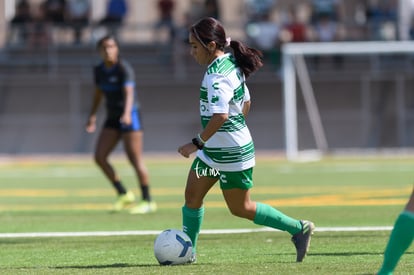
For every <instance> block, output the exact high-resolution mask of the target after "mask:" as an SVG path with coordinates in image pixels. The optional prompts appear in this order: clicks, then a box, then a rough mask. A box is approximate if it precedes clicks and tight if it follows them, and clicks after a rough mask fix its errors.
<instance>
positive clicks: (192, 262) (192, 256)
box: [188, 252, 197, 264]
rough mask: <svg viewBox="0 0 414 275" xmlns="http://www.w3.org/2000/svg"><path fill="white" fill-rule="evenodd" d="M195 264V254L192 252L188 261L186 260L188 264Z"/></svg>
mask: <svg viewBox="0 0 414 275" xmlns="http://www.w3.org/2000/svg"><path fill="white" fill-rule="evenodd" d="M196 262H197V254H195V253H194V252H193V253H192V254H191V257H190V259H189V260H188V263H189V264H195V263H196Z"/></svg>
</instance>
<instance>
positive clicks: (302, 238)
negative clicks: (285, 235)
mask: <svg viewBox="0 0 414 275" xmlns="http://www.w3.org/2000/svg"><path fill="white" fill-rule="evenodd" d="M300 223H301V224H302V230H301V231H300V232H299V233H296V234H295V235H293V236H292V242H293V244H294V245H295V247H296V262H301V261H303V258H305V256H306V253H307V252H308V250H309V246H310V241H311V235H312V234H313V231H314V230H315V225H314V224H313V222H310V221H300Z"/></svg>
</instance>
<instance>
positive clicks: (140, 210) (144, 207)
mask: <svg viewBox="0 0 414 275" xmlns="http://www.w3.org/2000/svg"><path fill="white" fill-rule="evenodd" d="M155 211H157V204H156V203H155V202H153V201H142V202H140V203H139V204H138V205H137V206H134V207H133V208H131V210H130V211H129V213H130V214H148V213H152V212H155Z"/></svg>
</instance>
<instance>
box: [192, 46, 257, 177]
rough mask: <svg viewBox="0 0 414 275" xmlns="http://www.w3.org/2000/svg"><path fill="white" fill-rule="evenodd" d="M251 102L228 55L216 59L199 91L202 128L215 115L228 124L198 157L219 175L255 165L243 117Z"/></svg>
mask: <svg viewBox="0 0 414 275" xmlns="http://www.w3.org/2000/svg"><path fill="white" fill-rule="evenodd" d="M248 100H250V93H249V90H248V88H247V86H246V85H245V78H244V75H243V73H242V72H241V70H240V68H238V67H237V66H236V63H235V59H234V57H233V55H231V54H230V53H227V54H224V55H222V56H220V57H218V58H216V59H215V60H214V61H213V62H212V63H211V64H210V65H209V66H208V68H207V71H206V73H205V75H204V79H203V81H202V83H201V88H200V115H201V124H202V127H203V128H205V126H206V125H207V123H208V122H209V121H210V119H211V117H212V115H213V114H215V113H227V114H228V115H229V118H228V120H227V121H226V122H225V123H224V124H223V125H222V126H221V128H220V129H219V130H218V131H217V132H216V133H215V134H214V135H213V136H212V137H211V138H210V139H209V140H208V141H207V142H206V144H205V145H204V148H203V150H199V151H198V152H197V156H198V157H199V158H200V159H201V160H203V161H204V162H205V163H206V164H208V165H209V166H210V167H213V168H216V169H218V170H219V171H220V170H221V171H241V170H245V169H248V168H251V167H253V166H254V165H255V154H254V144H253V140H252V137H251V135H250V131H249V129H248V128H247V125H246V121H245V119H244V115H243V112H242V110H243V104H244V102H245V101H248Z"/></svg>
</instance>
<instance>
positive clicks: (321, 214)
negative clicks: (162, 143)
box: [0, 155, 414, 274]
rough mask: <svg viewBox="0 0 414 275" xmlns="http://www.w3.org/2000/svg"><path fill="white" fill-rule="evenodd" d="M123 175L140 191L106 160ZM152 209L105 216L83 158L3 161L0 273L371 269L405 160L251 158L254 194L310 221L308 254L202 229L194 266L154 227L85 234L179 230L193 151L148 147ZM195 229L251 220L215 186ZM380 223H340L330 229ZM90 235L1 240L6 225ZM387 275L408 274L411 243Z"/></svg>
mask: <svg viewBox="0 0 414 275" xmlns="http://www.w3.org/2000/svg"><path fill="white" fill-rule="evenodd" d="M113 162H114V164H115V166H116V168H117V169H118V171H119V173H120V174H121V176H122V178H123V181H124V183H125V184H126V185H127V186H128V187H129V188H130V189H131V190H133V191H134V192H135V193H136V194H137V196H138V197H139V194H140V193H139V192H138V188H137V186H136V181H135V177H134V173H133V171H132V170H131V168H130V167H129V165H128V164H127V163H126V162H125V160H124V159H123V157H122V156H116V157H114V158H113ZM146 163H147V166H148V168H149V171H150V176H151V184H152V186H151V190H152V194H153V198H154V200H155V201H156V202H157V204H158V207H159V210H158V211H157V212H156V213H153V214H149V215H141V216H140V215H138V216H137V215H129V214H128V212H127V211H125V212H121V213H117V214H114V213H110V211H109V209H110V207H111V204H112V202H113V201H114V199H115V196H114V192H113V190H112V189H111V188H110V186H109V184H108V183H107V181H106V180H105V178H104V177H103V175H102V174H101V172H100V171H99V170H98V168H97V167H96V166H95V165H94V163H93V162H92V160H91V159H90V158H75V157H72V158H66V159H65V158H53V157H51V158H20V159H10V160H4V161H1V162H0V224H1V226H0V274H374V273H375V272H376V271H377V270H378V267H379V265H380V264H381V260H382V253H383V250H384V247H385V245H386V242H387V240H388V236H389V233H390V231H389V230H380V229H381V228H384V227H388V228H389V227H391V226H392V225H393V223H394V221H395V219H396V217H397V215H398V214H399V213H400V212H401V210H402V209H403V207H404V204H405V203H406V201H407V199H408V197H409V195H410V192H411V189H412V186H413V178H414V159H409V158H401V157H400V158H376V159H374V158H368V157H360V158H342V159H339V158H327V159H324V160H322V161H318V162H309V163H289V162H286V161H285V160H283V159H278V158H276V157H260V155H259V156H258V159H257V166H256V168H255V172H254V183H255V186H254V188H253V189H252V198H253V199H254V200H258V201H262V202H266V203H268V204H271V205H272V206H274V207H276V208H278V209H279V210H281V211H283V212H285V213H286V214H288V215H290V216H292V217H294V218H299V219H310V220H312V221H314V222H315V224H316V226H317V228H318V229H320V230H319V231H316V232H315V234H314V236H313V238H312V244H311V249H310V252H309V254H308V256H307V257H306V258H305V260H304V262H302V263H295V262H294V260H295V250H294V247H293V245H292V244H291V242H290V236H289V235H288V234H287V233H285V232H277V231H263V232H260V231H259V232H251V233H228V234H208V233H204V234H201V236H200V240H199V248H198V259H197V263H196V264H193V265H184V266H159V265H158V263H157V261H156V259H155V257H154V255H153V251H152V245H153V242H154V239H155V235H154V234H144V235H121V236H94V234H93V233H94V232H104V231H105V232H121V233H122V232H126V231H134V232H135V231H140V230H143V231H145V232H147V231H151V232H157V231H161V230H164V229H167V228H180V227H181V206H182V205H183V190H184V184H185V180H186V176H187V173H188V168H189V166H190V164H191V160H187V159H181V158H178V157H177V158H175V157H171V156H165V157H163V156H148V157H147V158H146ZM205 206H206V214H205V220H204V224H203V230H206V231H207V232H209V231H210V230H221V229H251V230H257V229H260V228H259V227H258V226H256V225H254V224H253V223H251V222H249V221H247V220H242V219H239V218H236V217H233V216H231V214H230V213H229V211H228V210H227V209H226V207H225V204H224V200H223V198H222V196H221V193H220V189H219V188H218V186H216V187H214V188H213V189H212V190H211V192H210V193H209V194H208V196H207V198H206V201H205ZM360 227H363V228H373V227H378V228H379V229H378V230H375V229H372V230H360V231H358V230H352V231H346V230H343V229H342V230H339V231H334V230H333V229H334V228H345V229H347V228H348V229H350V228H352V229H357V228H360ZM48 232H60V233H68V234H69V233H76V232H88V233H90V234H91V236H70V237H65V236H60V237H56V236H55V237H53V236H49V237H47V236H43V237H18V236H15V237H10V236H7V235H6V234H7V233H13V234H14V233H44V234H46V233H48ZM395 274H414V247H413V246H411V247H410V248H409V250H408V251H407V252H406V254H405V255H404V256H403V257H402V259H401V261H400V263H399V265H398V267H397V270H396V273H395Z"/></svg>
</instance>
